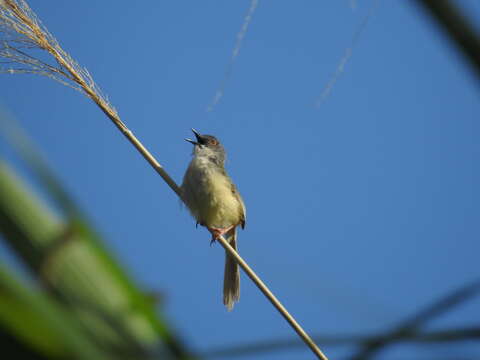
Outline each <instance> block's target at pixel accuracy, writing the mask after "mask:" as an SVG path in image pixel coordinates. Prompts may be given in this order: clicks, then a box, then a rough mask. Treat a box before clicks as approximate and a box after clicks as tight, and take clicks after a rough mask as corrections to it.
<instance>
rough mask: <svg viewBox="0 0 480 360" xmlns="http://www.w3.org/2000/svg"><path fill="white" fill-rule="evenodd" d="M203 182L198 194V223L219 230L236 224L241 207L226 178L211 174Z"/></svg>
mask: <svg viewBox="0 0 480 360" xmlns="http://www.w3.org/2000/svg"><path fill="white" fill-rule="evenodd" d="M204 180H205V181H204V182H203V184H202V189H201V192H202V194H200V199H201V201H200V203H199V208H200V211H199V214H198V215H199V221H200V222H202V223H203V224H205V225H206V226H208V227H220V228H225V227H228V226H231V225H236V224H238V223H239V221H240V214H241V207H240V206H241V205H240V203H239V201H238V199H237V198H236V197H235V196H234V194H233V193H232V185H231V184H230V181H229V180H228V178H226V177H225V176H224V175H223V174H221V173H218V172H213V173H211V174H209V176H207V177H206V178H205V179H204Z"/></svg>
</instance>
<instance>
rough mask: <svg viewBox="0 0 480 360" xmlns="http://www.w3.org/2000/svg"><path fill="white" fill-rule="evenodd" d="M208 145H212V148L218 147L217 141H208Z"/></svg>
mask: <svg viewBox="0 0 480 360" xmlns="http://www.w3.org/2000/svg"><path fill="white" fill-rule="evenodd" d="M209 143H210V145H213V146H216V145H218V141H217V140H215V139H211V140H210V141H209Z"/></svg>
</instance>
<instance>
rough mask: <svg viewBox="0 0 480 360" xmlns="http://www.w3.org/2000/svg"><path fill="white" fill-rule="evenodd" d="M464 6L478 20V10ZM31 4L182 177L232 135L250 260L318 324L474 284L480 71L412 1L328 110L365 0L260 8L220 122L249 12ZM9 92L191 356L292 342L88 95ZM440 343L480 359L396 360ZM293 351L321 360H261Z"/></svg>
mask: <svg viewBox="0 0 480 360" xmlns="http://www.w3.org/2000/svg"><path fill="white" fill-rule="evenodd" d="M127 4H128V6H127ZM352 4H355V5H356V6H355V8H354V9H352ZM459 4H460V5H461V6H462V9H465V10H468V13H469V15H470V16H471V17H472V19H474V20H475V21H476V23H477V24H478V21H479V19H480V5H479V3H478V2H476V1H475V0H470V1H467V0H464V1H460V2H459ZM31 5H32V8H33V9H34V10H35V11H36V12H37V14H38V15H39V17H40V18H41V19H42V21H43V23H44V24H45V25H46V26H47V27H48V29H49V30H50V32H51V33H52V34H54V35H55V37H56V38H57V39H58V41H59V42H60V44H61V45H62V46H63V47H64V49H65V50H67V51H68V52H69V53H70V54H71V55H72V56H73V57H74V58H75V59H76V60H77V61H78V62H79V63H80V64H81V65H82V66H84V67H86V68H87V69H88V70H89V71H90V73H91V74H92V76H93V78H94V79H95V80H96V82H97V84H98V85H99V86H100V87H101V88H102V90H103V91H104V92H105V93H106V94H107V95H108V97H109V99H110V100H111V102H112V104H113V105H114V106H115V107H116V108H117V109H118V111H119V113H120V115H121V117H122V119H123V120H124V122H125V123H126V124H127V126H129V127H130V129H131V130H132V131H133V132H134V133H135V134H136V135H137V137H138V138H139V139H140V140H141V141H142V142H143V143H144V145H146V146H147V147H148V148H149V150H150V151H151V152H152V153H153V154H154V155H155V156H156V157H157V159H158V160H159V161H160V163H162V165H163V166H164V167H165V168H166V170H167V171H168V172H169V173H170V174H171V175H172V177H173V178H174V179H175V180H176V181H177V182H181V179H182V176H183V172H184V171H185V169H186V167H187V165H188V162H189V161H190V153H191V145H189V144H188V143H186V142H185V141H183V138H185V137H189V136H191V133H190V130H189V129H190V128H191V127H194V128H196V129H197V130H199V131H200V132H204V133H209V134H214V135H216V136H217V137H218V138H220V140H221V141H222V142H223V144H224V145H225V147H226V149H227V152H228V158H229V161H228V164H227V167H228V171H229V173H230V175H231V176H232V178H233V179H234V180H235V182H236V184H237V186H238V188H239V190H240V192H241V194H242V196H243V198H244V200H245V203H246V206H247V214H248V215H247V216H248V218H247V227H246V229H245V231H240V234H239V248H240V250H239V251H240V253H241V254H242V255H243V256H244V258H245V259H246V260H247V261H248V262H249V263H250V265H251V266H252V267H253V268H254V269H255V270H256V271H257V272H258V274H259V275H260V276H261V277H262V278H263V279H264V281H265V282H266V283H267V284H268V285H270V287H271V289H272V291H273V292H274V293H275V294H276V295H277V296H278V297H279V298H280V300H281V301H283V302H284V304H285V306H286V307H287V308H288V309H289V310H290V311H291V313H292V314H293V315H294V316H295V317H296V318H297V319H298V321H299V322H300V323H301V324H302V325H303V326H304V328H305V329H306V330H307V331H309V332H311V333H312V334H344V333H370V332H382V331H384V330H386V329H389V328H390V327H391V326H393V325H394V324H396V323H397V322H398V321H400V320H401V319H403V318H404V317H406V316H408V315H411V314H413V313H415V312H416V311H418V310H419V309H421V308H422V307H423V306H426V305H428V304H429V303H431V302H432V301H433V300H434V299H437V298H438V297H440V296H442V295H445V294H447V293H449V292H450V291H452V290H454V289H456V288H458V287H459V286H461V285H463V284H465V283H466V282H469V281H473V280H475V279H477V277H478V254H479V253H480V243H479V241H478V235H479V227H478V224H479V215H478V214H479V211H480V205H479V204H480V193H479V190H478V183H479V180H480V166H479V162H478V156H479V155H480V143H479V142H478V137H479V132H480V122H479V121H478V120H479V115H478V114H479V113H480V100H479V93H478V79H477V78H475V77H474V75H473V73H472V72H471V71H470V68H469V67H468V65H467V64H466V62H465V61H464V59H463V58H462V57H461V56H460V54H459V53H458V52H457V51H456V49H455V48H454V47H453V46H452V45H451V44H450V43H449V42H448V41H447V39H446V38H445V37H444V36H443V34H442V33H440V32H439V31H438V28H437V27H436V26H435V24H434V23H433V22H432V21H431V20H430V19H429V18H428V17H427V16H426V14H425V13H423V12H422V11H420V9H419V8H418V7H417V6H415V4H414V3H413V2H412V1H388V0H386V1H381V2H380V5H379V6H378V8H377V9H376V10H375V12H374V13H373V15H372V16H371V18H370V21H369V23H368V25H367V26H366V28H365V29H364V31H363V32H362V34H361V36H360V38H359V41H358V42H357V43H356V45H355V47H354V48H353V54H352V56H351V58H350V59H349V61H348V63H347V64H346V66H345V71H344V72H343V73H342V74H341V76H340V77H339V78H338V81H337V82H336V83H335V85H334V86H333V88H332V90H331V92H330V94H329V95H328V96H327V97H326V99H325V100H324V101H323V102H322V104H321V105H320V106H319V107H315V106H314V103H315V100H316V99H318V97H319V96H320V94H321V93H322V90H323V89H324V87H325V85H326V84H327V83H328V82H329V80H330V79H331V76H332V74H333V73H334V72H335V70H336V69H337V67H338V65H339V62H340V59H341V58H342V56H343V54H344V53H345V50H346V48H347V47H349V46H350V44H351V41H352V38H353V36H354V34H355V32H356V31H357V30H358V28H359V26H360V24H361V22H362V21H363V19H364V18H365V16H366V14H367V13H368V11H369V7H370V6H371V1H347V0H345V1H329V2H320V1H303V2H295V3H294V2H291V1H289V2H287V1H275V2H273V1H262V0H260V1H259V5H258V8H257V10H256V12H255V13H254V16H253V19H252V21H251V23H250V26H249V28H248V32H247V33H246V36H245V38H244V41H243V44H242V48H241V50H240V53H239V56H238V57H237V58H236V61H235V63H234V65H233V70H232V72H231V76H230V78H229V81H228V82H227V84H226V87H225V93H224V96H223V97H222V99H221V101H220V102H219V103H218V104H217V105H216V106H215V107H214V108H213V111H211V112H207V111H206V108H207V106H208V105H209V104H210V103H211V101H212V98H213V97H214V94H215V92H216V90H217V89H218V86H219V84H220V83H221V81H222V78H223V76H224V74H225V71H226V69H227V66H228V62H229V58H230V57H231V54H232V50H233V48H234V45H235V40H236V36H237V34H238V32H239V30H240V28H241V26H242V22H243V19H244V17H245V14H246V12H247V9H248V7H249V2H248V1H236V2H226V1H201V2H200V1H198V2H192V1H191V2H187V1H175V2H173V1H171V2H154V1H151V2H117V3H115V6H114V5H113V2H107V1H103V2H89V1H85V2H63V1H54V2H41V1H31ZM477 28H478V27H477ZM1 84H2V86H1V87H0V99H1V101H2V102H3V103H4V104H5V106H6V107H8V108H9V109H10V111H11V112H12V113H13V114H15V116H16V117H17V118H18V119H19V120H20V121H21V123H22V125H23V126H24V128H25V129H26V130H27V131H28V133H29V134H30V135H31V136H32V138H33V139H34V140H35V142H36V143H37V144H38V145H39V146H40V148H41V149H42V150H43V151H44V153H45V155H46V157H47V158H48V160H49V163H50V165H51V166H52V168H53V169H54V170H55V172H56V173H57V174H58V176H59V177H60V179H61V180H62V181H63V182H64V183H65V185H66V186H67V188H68V189H69V191H70V192H71V193H72V195H73V196H74V198H75V199H76V200H77V201H78V202H79V204H80V205H81V206H82V207H83V208H84V209H85V210H86V211H87V212H88V214H89V215H90V216H91V218H92V220H93V222H94V223H95V224H96V226H97V227H98V228H99V229H100V231H101V232H102V233H103V235H104V237H105V238H106V239H107V245H108V247H109V248H110V249H111V250H112V251H113V252H114V253H115V254H116V255H117V257H118V258H119V260H120V261H121V262H122V263H123V264H125V265H126V267H127V268H128V269H129V271H130V272H131V273H132V274H133V276H134V277H135V278H136V279H137V281H138V282H139V283H140V284H142V286H144V287H145V289H155V290H159V291H162V292H164V293H165V294H166V307H165V312H166V313H167V315H168V317H169V318H170V319H171V322H172V324H173V325H174V326H175V328H176V329H177V330H178V331H179V332H180V333H181V334H183V336H184V337H185V340H186V341H187V343H188V344H189V345H190V346H191V347H192V348H193V349H195V350H198V351H199V352H200V351H207V350H208V349H213V348H216V347H223V346H228V345H234V344H240V343H246V342H251V341H259V340H263V339H265V340H270V339H276V338H285V337H287V338H288V337H292V338H293V337H294V334H293V332H292V331H291V329H290V328H289V327H288V326H287V324H286V323H285V321H284V320H283V319H282V318H281V317H280V316H279V315H278V314H277V313H276V311H275V310H274V309H273V308H272V307H271V306H270V305H269V303H268V302H267V301H266V299H265V298H264V297H263V296H262V295H261V294H260V292H259V291H258V290H257V289H256V288H255V287H254V286H253V285H252V284H251V283H250V282H249V281H248V280H247V279H246V278H245V277H242V290H241V294H242V295H241V301H240V303H239V304H238V305H237V306H236V307H235V309H234V311H233V312H231V313H228V312H227V311H226V310H225V309H224V307H223V305H222V304H221V283H222V276H223V261H224V259H223V250H222V249H221V247H220V246H212V247H210V246H209V245H208V244H209V235H208V233H207V232H206V231H205V230H204V229H200V228H199V229H195V226H194V225H195V222H194V220H193V219H191V218H190V216H189V215H188V212H187V211H185V210H184V209H183V210H182V209H181V206H180V205H179V201H178V199H177V198H176V197H175V195H174V194H173V193H172V192H171V190H170V189H169V188H168V187H167V186H166V185H165V184H164V183H163V182H162V180H161V179H160V178H159V177H158V176H157V175H156V174H155V172H154V171H153V170H152V169H151V168H150V167H149V166H148V164H147V163H146V162H145V161H144V160H143V159H142V158H141V157H140V156H139V154H138V153H137V152H136V151H135V150H134V149H133V148H132V146H130V145H129V144H128V143H127V142H126V140H125V139H124V138H123V137H122V136H121V134H120V133H119V132H118V131H117V130H116V129H115V128H114V127H113V126H112V124H110V123H109V121H108V120H107V119H106V118H105V116H104V115H103V113H102V112H101V111H99V109H98V108H96V107H95V106H94V105H93V103H91V102H90V101H89V100H88V99H87V98H85V97H83V96H81V95H80V94H79V93H77V92H75V91H73V90H70V89H68V88H65V87H63V86H61V85H59V84H57V83H55V82H53V81H51V80H49V79H47V78H41V77H34V76H31V75H16V76H7V75H3V76H2V77H1ZM14 163H15V162H14ZM479 311H480V302H479V301H478V299H477V300H476V301H472V302H470V303H468V304H465V306H462V307H461V308H458V309H457V310H455V311H453V312H451V313H450V314H448V315H447V316H444V317H441V318H438V319H437V320H435V321H434V322H432V323H431V324H429V328H430V329H442V328H447V327H455V326H463V325H465V326H467V325H475V324H477V323H476V322H475V320H477V321H478V313H479ZM319 345H320V346H321V344H319ZM324 350H325V351H326V353H327V354H328V355H330V356H331V357H332V358H336V357H337V356H340V355H344V354H347V353H348V351H349V349H342V350H339V349H337V348H328V347H325V348H324ZM440 352H441V353H442V354H443V355H450V356H452V357H458V356H460V355H476V356H478V355H479V354H480V349H479V348H478V345H477V346H476V347H475V345H474V344H473V343H472V344H458V345H456V346H449V347H446V346H442V347H440V346H439V347H437V348H429V349H427V348H426V347H425V348H424V347H411V346H409V347H401V346H395V347H393V348H391V349H390V350H388V351H386V352H385V353H384V355H385V358H387V355H388V358H392V359H398V358H400V357H402V356H411V355H412V354H415V355H416V358H418V359H427V358H432V357H433V356H434V355H437V354H439V353H440ZM292 356H294V357H295V359H310V358H311V355H310V353H309V352H308V350H305V349H300V350H296V351H292V352H285V353H283V354H279V353H274V354H270V355H264V354H262V355H259V356H258V357H255V358H256V359H267V360H268V359H280V360H281V359H291V358H292Z"/></svg>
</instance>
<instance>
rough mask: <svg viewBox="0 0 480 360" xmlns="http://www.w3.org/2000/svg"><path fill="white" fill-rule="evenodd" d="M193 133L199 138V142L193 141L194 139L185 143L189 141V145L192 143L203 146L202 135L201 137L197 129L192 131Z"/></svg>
mask: <svg viewBox="0 0 480 360" xmlns="http://www.w3.org/2000/svg"><path fill="white" fill-rule="evenodd" d="M192 132H193V134H194V135H195V137H196V138H197V141H195V140H192V139H188V138H187V139H185V141H188V142H189V143H191V144H193V145H201V144H202V135H200V133H199V132H198V131H197V130H195V129H192Z"/></svg>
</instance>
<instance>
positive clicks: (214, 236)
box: [207, 225, 235, 246]
mask: <svg viewBox="0 0 480 360" xmlns="http://www.w3.org/2000/svg"><path fill="white" fill-rule="evenodd" d="M234 227H235V225H232V226H229V227H226V228H215V227H209V228H207V229H208V231H210V233H211V234H212V240H210V246H212V244H213V243H214V242H215V241H216V240H217V239H218V238H219V237H220V236H222V235H224V234H226V233H227V232H229V231H230V230H232V229H233V228H234Z"/></svg>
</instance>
